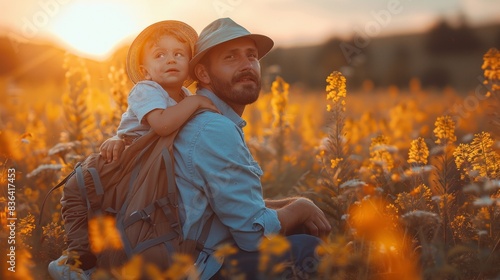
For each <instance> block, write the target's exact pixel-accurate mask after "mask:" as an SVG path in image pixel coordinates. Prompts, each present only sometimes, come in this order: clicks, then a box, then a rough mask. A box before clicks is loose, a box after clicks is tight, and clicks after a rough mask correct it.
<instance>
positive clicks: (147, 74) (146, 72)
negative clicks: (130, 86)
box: [139, 65, 151, 80]
mask: <svg viewBox="0 0 500 280" xmlns="http://www.w3.org/2000/svg"><path fill="white" fill-rule="evenodd" d="M139 70H141V74H142V76H143V77H144V79H146V80H151V75H149V72H148V70H147V69H146V68H145V67H144V66H142V65H139Z"/></svg>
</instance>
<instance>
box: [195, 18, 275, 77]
mask: <svg viewBox="0 0 500 280" xmlns="http://www.w3.org/2000/svg"><path fill="white" fill-rule="evenodd" d="M242 37H246V38H250V39H252V40H254V41H255V45H256V46H257V50H258V53H259V59H261V58H262V57H264V55H266V54H267V53H268V52H269V51H270V50H271V49H272V48H273V45H274V42H273V40H272V39H271V38H269V37H267V36H264V35H260V34H252V33H250V31H248V30H246V29H245V28H244V27H242V26H241V25H239V24H237V23H236V22H234V21H233V20H232V19H230V18H220V19H217V20H215V21H214V22H212V23H211V24H209V25H208V26H207V27H205V29H203V31H201V33H200V37H199V38H198V41H197V42H196V47H195V55H194V57H193V59H191V61H190V62H189V68H190V69H191V73H192V71H193V69H194V67H195V66H196V64H198V62H200V60H201V59H202V58H203V56H205V54H206V53H207V52H208V51H209V50H211V49H212V48H213V47H215V46H217V45H219V44H222V43H225V42H227V41H230V40H234V39H237V38H242Z"/></svg>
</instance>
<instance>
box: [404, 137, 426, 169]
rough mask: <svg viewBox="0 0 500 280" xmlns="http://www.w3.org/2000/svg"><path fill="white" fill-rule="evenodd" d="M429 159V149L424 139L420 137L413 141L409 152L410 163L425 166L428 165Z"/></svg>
mask: <svg viewBox="0 0 500 280" xmlns="http://www.w3.org/2000/svg"><path fill="white" fill-rule="evenodd" d="M428 157H429V148H427V144H426V143H425V140H424V138H422V137H419V138H418V139H415V140H413V141H411V144H410V151H409V152H408V163H410V164H411V163H416V164H421V165H425V164H427V158H428Z"/></svg>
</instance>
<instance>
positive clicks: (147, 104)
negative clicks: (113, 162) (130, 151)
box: [117, 80, 191, 138]
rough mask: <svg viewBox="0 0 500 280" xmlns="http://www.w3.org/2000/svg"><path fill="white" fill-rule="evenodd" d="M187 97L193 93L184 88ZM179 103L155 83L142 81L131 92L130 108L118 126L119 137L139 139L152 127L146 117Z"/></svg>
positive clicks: (129, 97) (129, 98)
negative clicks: (152, 112)
mask: <svg viewBox="0 0 500 280" xmlns="http://www.w3.org/2000/svg"><path fill="white" fill-rule="evenodd" d="M182 91H183V92H184V94H185V95H186V96H189V95H191V92H190V91H189V90H188V89H187V88H185V87H182ZM176 104H177V102H176V101H175V100H174V99H173V98H171V97H170V96H169V95H168V92H166V91H165V90H164V89H163V88H162V87H161V86H160V84H158V83H156V82H153V81H147V80H146V81H140V82H138V83H137V84H136V85H135V86H134V87H133V88H132V90H131V91H130V94H129V96H128V108H127V111H125V113H123V115H122V119H121V121H120V125H119V126H118V130H117V136H118V137H120V138H123V137H125V136H131V137H137V136H142V135H144V134H146V133H147V132H148V131H149V130H150V129H151V126H150V125H149V124H148V123H147V122H146V119H145V118H144V116H146V115H147V114H148V113H149V112H151V111H153V110H155V109H165V108H167V107H170V106H174V105H176Z"/></svg>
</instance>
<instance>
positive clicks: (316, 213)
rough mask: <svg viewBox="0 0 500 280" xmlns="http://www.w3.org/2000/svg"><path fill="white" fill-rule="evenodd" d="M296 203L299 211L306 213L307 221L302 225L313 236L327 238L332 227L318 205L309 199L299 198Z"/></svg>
mask: <svg viewBox="0 0 500 280" xmlns="http://www.w3.org/2000/svg"><path fill="white" fill-rule="evenodd" d="M295 203H296V204H298V206H297V207H298V209H299V210H298V211H302V212H304V216H305V220H304V221H303V223H302V224H303V225H304V226H305V227H306V229H307V231H308V232H309V233H310V234H311V235H314V236H325V235H328V233H330V231H331V230H332V226H331V225H330V223H329V222H328V220H327V219H326V216H325V213H323V211H322V210H321V209H319V207H318V206H316V204H314V203H313V202H312V201H311V200H309V199H307V198H299V199H297V201H296V202H295Z"/></svg>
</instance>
